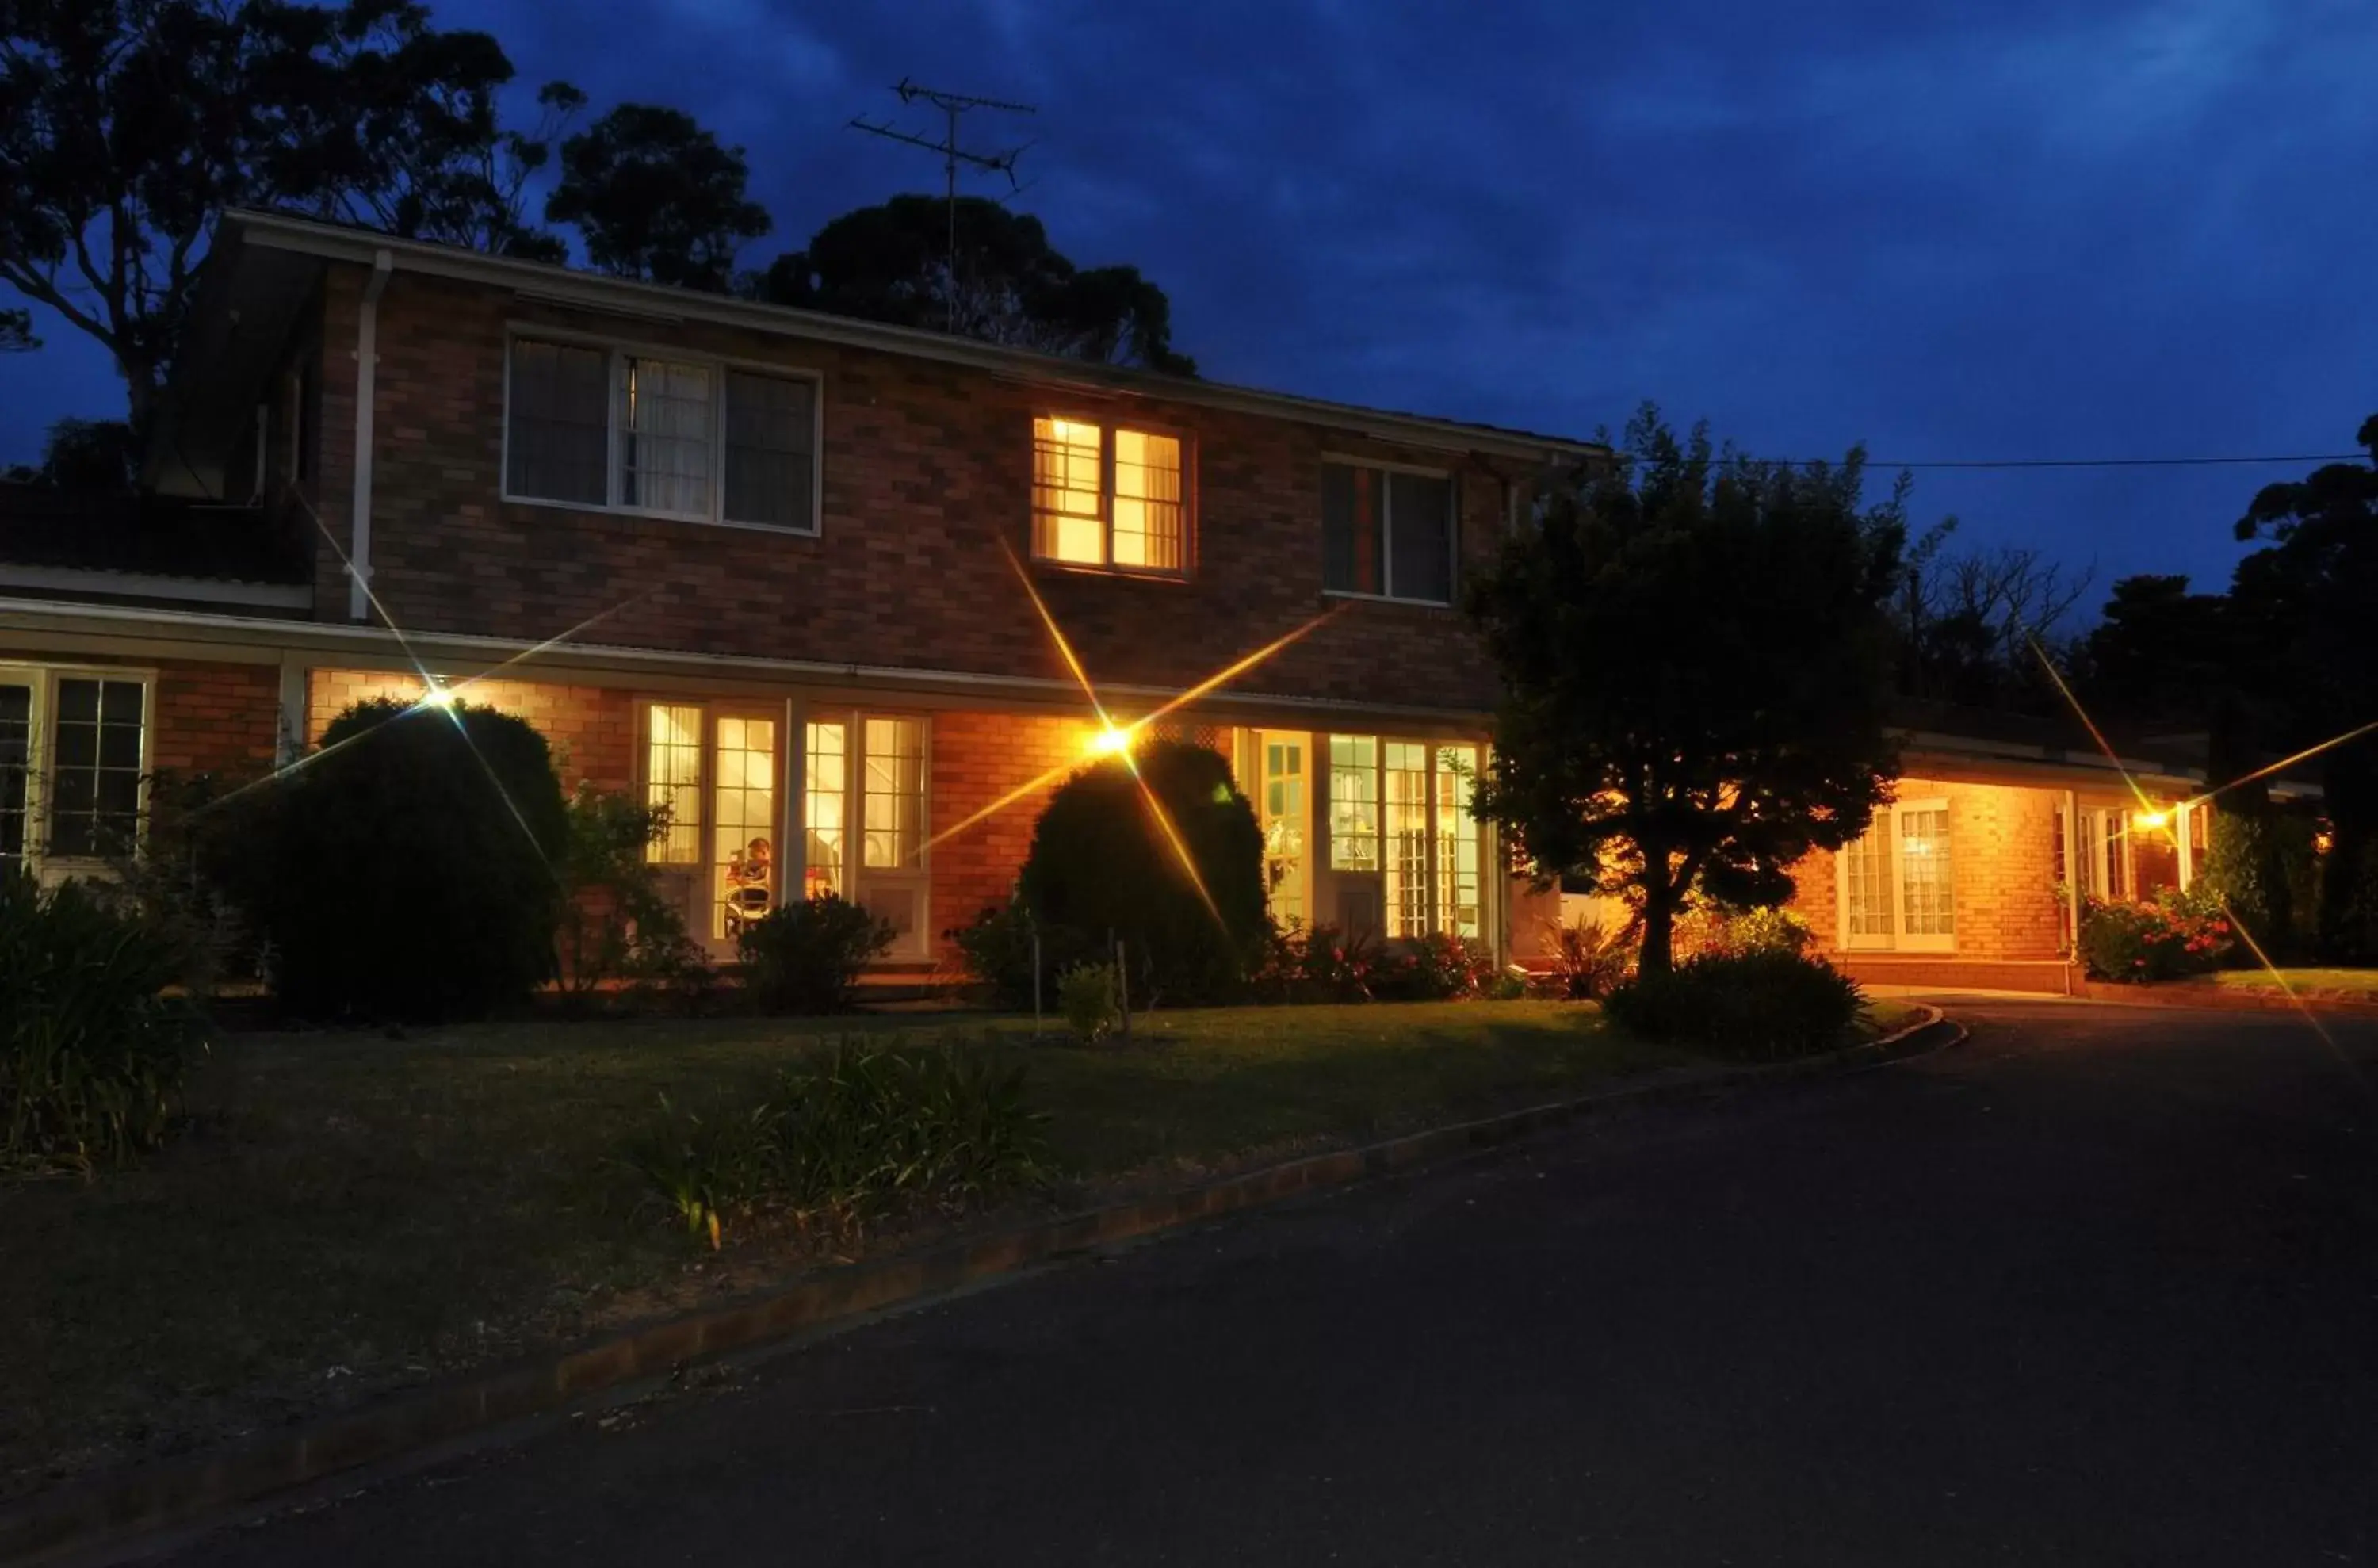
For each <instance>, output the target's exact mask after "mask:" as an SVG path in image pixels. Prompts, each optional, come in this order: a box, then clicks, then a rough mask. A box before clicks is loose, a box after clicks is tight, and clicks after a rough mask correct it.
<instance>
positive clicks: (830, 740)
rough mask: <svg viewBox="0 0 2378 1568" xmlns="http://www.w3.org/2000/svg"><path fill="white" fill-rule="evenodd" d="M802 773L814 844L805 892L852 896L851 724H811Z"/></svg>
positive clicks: (806, 821)
mask: <svg viewBox="0 0 2378 1568" xmlns="http://www.w3.org/2000/svg"><path fill="white" fill-rule="evenodd" d="M808 730H809V736H808V749H807V755H806V761H805V766H804V767H803V769H802V773H801V796H802V802H801V803H802V813H801V821H802V824H803V830H804V832H805V834H806V838H805V839H804V842H805V844H806V845H807V848H808V857H807V862H806V866H807V870H806V873H805V880H804V884H803V888H802V891H803V893H804V894H805V895H806V896H807V897H809V898H811V899H823V898H825V897H827V896H829V895H831V896H833V897H835V898H842V899H847V898H848V897H850V881H849V877H848V875H847V866H848V864H849V862H848V860H847V856H848V854H849V850H848V847H847V846H848V843H849V837H848V829H847V826H846V824H847V821H848V818H847V816H846V815H845V814H844V813H845V810H846V807H845V803H844V802H846V801H847V799H848V796H849V789H850V754H849V744H850V742H849V736H850V727H849V726H848V725H847V724H844V723H841V722H839V721H836V722H834V723H825V724H811V725H810V726H808Z"/></svg>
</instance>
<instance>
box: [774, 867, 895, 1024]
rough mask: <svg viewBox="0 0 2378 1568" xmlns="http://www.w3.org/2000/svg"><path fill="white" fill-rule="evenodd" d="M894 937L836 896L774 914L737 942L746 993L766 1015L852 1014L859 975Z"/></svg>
mask: <svg viewBox="0 0 2378 1568" xmlns="http://www.w3.org/2000/svg"><path fill="white" fill-rule="evenodd" d="M894 935H895V932H894V931H893V929H892V925H891V923H890V922H888V921H882V920H878V919H876V918H875V917H874V916H873V915H871V914H870V913H868V912H867V911H865V910H863V909H861V908H859V906H858V905H857V904H854V903H850V902H847V901H846V900H844V899H837V898H835V897H834V896H833V895H831V894H828V895H827V896H825V897H823V898H819V899H803V900H802V901H801V902H799V903H798V904H787V905H786V906H784V907H783V908H782V909H776V910H771V911H768V913H767V915H766V917H765V918H763V919H761V920H757V921H753V922H752V923H751V924H749V925H746V926H745V927H744V928H743V929H742V931H741V932H740V933H739V935H737V937H736V943H735V945H736V950H737V952H738V954H739V956H740V957H741V959H742V960H743V988H744V993H745V995H747V996H748V997H749V998H750V1000H751V1005H752V1006H753V1007H756V1008H758V1009H759V1010H760V1011H761V1012H763V1013H777V1014H810V1013H842V1012H848V1011H849V1010H850V1004H851V1001H852V999H853V997H854V996H855V995H856V994H857V990H858V986H859V971H861V970H863V969H865V968H866V967H867V964H868V960H869V959H872V958H874V957H875V955H876V954H878V953H881V952H882V951H883V949H884V948H886V947H890V946H891V945H892V939H893V937H894Z"/></svg>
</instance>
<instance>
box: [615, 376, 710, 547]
mask: <svg viewBox="0 0 2378 1568" xmlns="http://www.w3.org/2000/svg"><path fill="white" fill-rule="evenodd" d="M710 440H711V431H710V369H709V367H707V366H703V365H685V364H680V363H678V362H677V361H674V360H667V359H638V358H632V357H631V358H623V359H621V360H620V361H619V504H620V505H622V506H640V507H648V508H650V509H651V510H653V511H655V512H679V513H691V514H693V515H697V516H700V515H707V514H708V513H709V511H710Z"/></svg>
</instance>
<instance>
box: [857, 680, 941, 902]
mask: <svg viewBox="0 0 2378 1568" xmlns="http://www.w3.org/2000/svg"><path fill="white" fill-rule="evenodd" d="M865 735H866V748H865V754H864V758H863V766H862V768H861V772H862V775H863V777H864V779H865V783H864V788H863V794H862V798H861V802H860V808H859V809H860V811H861V812H862V813H863V814H864V820H863V823H862V828H861V834H860V838H861V843H860V849H859V853H860V855H861V857H862V859H861V863H862V864H864V865H866V866H868V867H869V868H871V869H873V870H885V871H890V870H901V869H905V868H907V867H910V866H913V865H914V864H915V863H916V862H917V857H918V852H919V848H920V846H919V842H918V839H919V829H920V827H921V826H922V825H923V823H924V815H925V811H924V805H925V727H924V725H923V724H922V723H920V722H919V721H918V720H916V719H913V718H870V719H868V720H867V721H866V730H865Z"/></svg>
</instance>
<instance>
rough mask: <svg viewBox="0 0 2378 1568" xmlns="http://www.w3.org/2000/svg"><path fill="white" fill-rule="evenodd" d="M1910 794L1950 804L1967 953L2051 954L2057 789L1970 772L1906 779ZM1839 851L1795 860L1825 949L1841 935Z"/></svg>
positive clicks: (1804, 902) (1953, 870) (1902, 794)
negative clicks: (1968, 775) (1977, 778)
mask: <svg viewBox="0 0 2378 1568" xmlns="http://www.w3.org/2000/svg"><path fill="white" fill-rule="evenodd" d="M1898 797H1899V799H1900V800H1902V801H1908V802H1916V801H1926V800H1945V801H1947V802H1948V805H1949V874H1950V880H1951V886H1952V893H1951V897H1952V903H1953V907H1954V910H1955V912H1956V946H1955V948H1954V953H1955V955H1956V956H1957V957H1960V958H1972V959H2048V958H2053V957H2055V956H2056V951H2057V946H2058V943H2059V941H2060V936H2061V931H2062V926H2061V923H2060V920H2059V918H2058V913H2057V905H2056V895H2055V893H2054V891H2053V887H2054V884H2055V880H2056V814H2057V813H2058V812H2059V811H2060V809H2061V807H2062V801H2063V795H2062V793H2061V791H2060V790H2040V789H2029V788H2024V787H2022V786H2018V785H2011V784H1986V783H1977V782H1973V781H1971V780H1964V779H1942V778H1920V777H1911V778H1902V779H1901V780H1900V781H1899V789H1898ZM1833 862H1834V857H1833V856H1832V854H1830V853H1828V852H1826V851H1823V850H1820V851H1818V852H1816V853H1814V854H1811V855H1810V856H1809V857H1808V859H1807V860H1806V861H1804V862H1801V863H1800V864H1799V865H1797V866H1796V867H1794V868H1793V875H1794V877H1795V878H1796V880H1797V882H1798V884H1799V893H1798V895H1797V896H1796V898H1795V899H1793V901H1792V908H1793V909H1794V910H1795V911H1796V912H1797V913H1799V914H1800V916H1801V917H1802V918H1804V919H1805V920H1807V921H1808V923H1809V924H1810V925H1812V926H1813V927H1815V929H1816V932H1817V940H1818V943H1819V945H1820V947H1821V948H1822V950H1824V951H1826V952H1832V951H1835V950H1836V949H1837V948H1838V947H1839V942H1840V936H1841V921H1840V903H1839V887H1840V884H1839V881H1838V879H1837V877H1836V874H1835V871H1834V864H1833Z"/></svg>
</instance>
